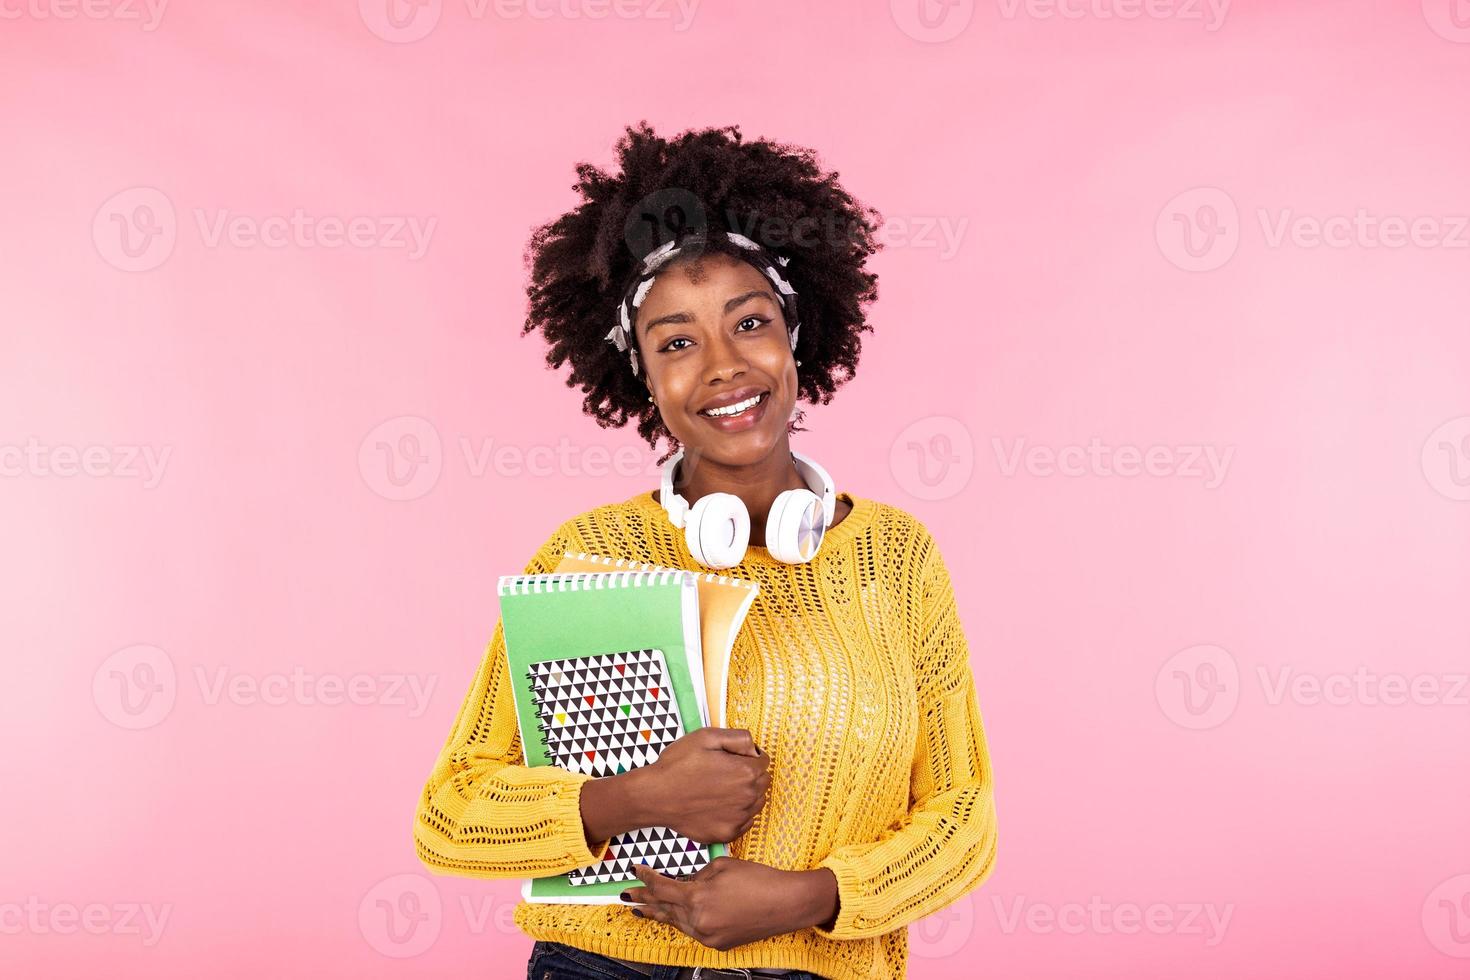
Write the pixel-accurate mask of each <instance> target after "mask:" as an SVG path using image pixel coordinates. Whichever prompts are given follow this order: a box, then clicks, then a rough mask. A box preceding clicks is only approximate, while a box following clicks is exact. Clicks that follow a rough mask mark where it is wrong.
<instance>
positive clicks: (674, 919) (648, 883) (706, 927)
mask: <svg viewBox="0 0 1470 980" xmlns="http://www.w3.org/2000/svg"><path fill="white" fill-rule="evenodd" d="M633 872H634V873H635V874H637V875H638V880H640V881H642V882H643V887H641V888H638V887H630V888H628V889H627V890H626V891H624V892H623V899H624V901H632V902H637V903H639V904H638V905H636V906H635V907H634V909H633V914H634V915H639V914H641V915H643V916H645V917H647V918H650V919H655V920H657V921H659V922H666V923H668V924H669V925H671V926H674V927H675V928H677V929H678V930H679V931H680V932H683V933H685V934H686V935H689V936H692V937H693V938H695V939H697V940H699V941H700V942H701V943H703V944H704V945H706V946H709V947H711V948H713V949H719V950H726V949H732V948H734V947H736V946H740V945H742V944H744V943H750V942H755V941H756V940H757V939H765V938H766V937H768V936H780V935H783V934H785V933H788V932H796V931H797V930H798V929H805V928H807V927H808V926H814V925H818V924H827V923H830V922H831V921H832V920H833V919H834V918H835V917H836V915H837V904H838V903H837V876H836V875H834V874H833V873H832V872H831V871H829V870H827V869H826V868H817V869H815V870H813V871H783V870H781V869H780V868H772V867H770V866H769V865H764V864H758V863H756V862H755V861H745V860H742V859H740V858H732V857H728V856H725V857H717V858H715V859H714V860H713V861H711V862H710V863H709V864H707V865H705V866H704V867H703V868H701V869H700V870H699V871H698V872H697V873H696V874H695V875H694V876H693V877H691V878H688V879H685V880H680V879H678V878H671V877H669V876H668V875H664V874H660V873H658V872H657V871H654V870H653V869H652V868H650V867H648V866H647V865H643V864H640V865H636V866H634V868H633Z"/></svg>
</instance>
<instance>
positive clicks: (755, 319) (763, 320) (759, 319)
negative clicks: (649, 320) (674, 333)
mask: <svg viewBox="0 0 1470 980" xmlns="http://www.w3.org/2000/svg"><path fill="white" fill-rule="evenodd" d="M770 322H771V318H770V317H768V316H756V315H755V314H753V313H752V314H751V315H750V316H748V317H746V318H745V319H743V320H741V321H740V322H739V323H737V324H735V327H736V329H737V330H738V329H739V328H740V327H743V326H745V325H746V324H747V323H749V324H752V326H751V328H750V329H751V330H755V329H758V328H760V327H763V326H765V325H766V324H768V323H770ZM743 332H744V333H749V332H750V331H749V330H746V331H743ZM681 342H682V343H686V344H689V343H693V341H691V340H690V339H689V338H688V337H675V338H674V339H673V340H671V341H669V342H668V343H667V344H664V345H663V346H662V347H660V348H659V349H658V350H659V353H660V354H662V353H663V352H665V351H673V352H675V353H677V352H678V351H681V350H684V348H683V347H675V346H674V345H675V344H677V343H681Z"/></svg>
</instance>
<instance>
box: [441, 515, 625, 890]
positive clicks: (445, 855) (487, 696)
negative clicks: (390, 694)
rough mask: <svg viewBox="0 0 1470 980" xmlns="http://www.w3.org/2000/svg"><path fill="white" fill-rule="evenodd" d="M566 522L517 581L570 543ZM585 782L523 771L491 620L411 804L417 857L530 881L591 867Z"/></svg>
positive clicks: (458, 870) (444, 867)
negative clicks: (484, 645)
mask: <svg viewBox="0 0 1470 980" xmlns="http://www.w3.org/2000/svg"><path fill="white" fill-rule="evenodd" d="M570 525H571V522H570V521H569V522H567V523H565V524H563V525H562V526H561V527H560V528H558V529H557V531H556V532H555V533H554V534H553V535H552V536H551V537H550V538H549V539H548V540H547V541H546V543H545V544H543V545H542V546H541V548H540V550H539V551H537V552H536V557H535V558H533V559H531V562H530V564H528V565H527V566H526V569H525V573H526V574H527V575H535V574H542V573H545V572H549V571H552V570H553V569H555V568H556V566H557V564H558V563H559V562H560V561H561V558H562V555H563V553H564V552H565V551H566V550H567V549H568V547H569V546H570V545H571V542H572V538H571V530H570ZM572 550H577V549H575V548H574V549H572ZM592 778H594V777H592V776H589V775H587V774H585V773H573V772H570V771H568V770H566V769H562V768H560V767H557V766H536V767H527V766H526V765H524V756H523V753H522V750H521V739H520V728H519V726H518V725H517V723H516V713H515V702H514V700H513V697H512V695H511V690H510V675H509V670H508V668H507V666H506V659H505V629H504V623H503V622H497V623H496V624H495V632H494V635H493V636H492V637H491V640H490V645H489V648H488V649H487V650H486V651H485V656H484V659H483V660H482V661H481V662H480V667H479V670H478V672H477V673H476V674H475V679H474V682H473V683H472V684H471V685H470V689H469V693H468V694H466V695H465V699H464V703H463V704H462V705H461V707H460V709H459V716H458V717H457V718H456V720H455V722H454V728H453V730H452V731H451V732H450V734H449V739H448V741H447V742H445V744H444V748H443V749H442V750H441V751H440V752H439V757H438V760H437V761H436V762H435V763H434V770H433V772H432V774H431V775H430V776H429V781H428V784H427V785H426V786H425V787H424V792H423V795H422V796H421V797H420V800H419V806H418V813H417V814H416V815H415V817H414V827H413V837H414V845H415V847H416V848H417V850H418V856H419V860H420V861H422V862H423V863H424V864H425V865H426V866H427V867H429V868H430V869H432V870H434V871H437V872H438V873H440V874H448V875H460V876H466V877H475V878H522V877H525V878H531V877H540V876H542V875H552V874H561V873H563V872H566V871H571V870H573V869H575V868H580V867H585V866H586V865H589V864H593V863H595V862H597V861H600V860H602V858H603V856H604V855H605V854H606V852H607V845H608V842H607V841H605V840H604V841H600V842H597V843H596V844H595V846H592V847H589V846H588V842H587V839H586V837H585V831H584V829H583V825H582V809H581V793H582V785H583V783H585V782H586V781H587V780H589V779H592Z"/></svg>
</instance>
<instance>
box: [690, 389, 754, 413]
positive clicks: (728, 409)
mask: <svg viewBox="0 0 1470 980" xmlns="http://www.w3.org/2000/svg"><path fill="white" fill-rule="evenodd" d="M770 397H771V393H770V392H769V391H763V392H761V393H760V394H759V395H756V396H755V397H754V398H747V399H746V400H745V401H743V402H736V403H735V404H733V405H726V406H724V407H722V408H715V409H705V410H702V411H701V412H700V413H699V414H700V415H703V416H704V417H705V418H707V419H733V418H739V417H740V416H742V415H745V414H746V413H747V412H751V411H754V410H755V409H756V408H757V407H759V406H760V404H761V403H762V402H764V401H765V400H766V399H767V398H770Z"/></svg>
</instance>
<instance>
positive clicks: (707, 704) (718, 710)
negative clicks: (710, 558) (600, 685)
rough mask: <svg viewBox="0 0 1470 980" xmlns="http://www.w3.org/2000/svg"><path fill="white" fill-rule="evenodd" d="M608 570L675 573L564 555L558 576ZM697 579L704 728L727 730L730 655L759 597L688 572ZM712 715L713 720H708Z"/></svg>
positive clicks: (724, 579) (740, 584)
mask: <svg viewBox="0 0 1470 980" xmlns="http://www.w3.org/2000/svg"><path fill="white" fill-rule="evenodd" d="M611 569H635V570H640V571H677V569H669V568H666V567H665V566H663V565H652V564H649V563H647V562H635V561H630V560H628V559H624V558H609V557H607V556H604V555H594V554H589V553H587V552H571V551H568V552H565V553H564V554H563V556H562V559H561V563H560V564H559V565H557V566H556V570H557V571H559V572H596V571H607V570H611ZM689 574H691V575H695V576H696V581H697V583H698V587H699V627H700V638H701V644H700V646H701V649H702V651H703V657H702V658H701V659H702V661H703V667H704V670H703V674H704V682H703V687H704V691H705V696H704V699H703V703H702V705H701V707H702V708H704V709H705V714H704V716H703V718H704V723H705V724H707V725H708V724H713V725H715V726H717V727H719V728H726V727H728V722H727V716H726V713H725V705H726V701H727V700H728V696H729V679H730V654H731V651H732V650H734V648H735V637H736V636H737V635H738V634H739V632H740V627H741V625H742V624H743V623H744V622H745V615H746V613H747V612H749V611H750V604H751V603H752V602H754V601H755V597H756V596H757V595H758V594H759V593H760V590H761V587H760V583H758V582H751V581H748V580H746V579H740V578H735V577H734V576H732V575H721V574H719V573H717V572H690V573H689ZM711 714H713V716H714V720H713V721H711V720H710V715H711Z"/></svg>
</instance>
